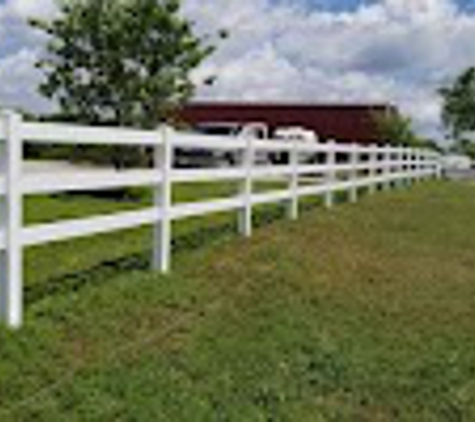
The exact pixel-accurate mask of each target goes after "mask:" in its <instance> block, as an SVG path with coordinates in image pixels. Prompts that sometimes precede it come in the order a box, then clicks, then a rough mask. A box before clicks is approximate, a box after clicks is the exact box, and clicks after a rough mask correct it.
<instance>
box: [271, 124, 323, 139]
mask: <svg viewBox="0 0 475 422" xmlns="http://www.w3.org/2000/svg"><path fill="white" fill-rule="evenodd" d="M274 138H275V139H284V140H300V141H305V142H318V136H317V135H316V133H315V132H314V131H313V130H309V129H305V128H303V127H301V126H290V127H281V128H278V129H276V131H275V132H274Z"/></svg>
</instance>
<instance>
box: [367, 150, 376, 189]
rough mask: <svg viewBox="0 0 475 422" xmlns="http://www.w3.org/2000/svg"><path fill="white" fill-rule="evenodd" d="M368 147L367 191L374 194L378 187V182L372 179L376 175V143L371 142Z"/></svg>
mask: <svg viewBox="0 0 475 422" xmlns="http://www.w3.org/2000/svg"><path fill="white" fill-rule="evenodd" d="M368 148H369V161H368V166H369V175H368V177H369V179H370V183H369V188H368V192H369V194H370V195H374V194H375V193H376V190H377V187H378V184H377V183H376V182H375V181H374V179H375V178H376V176H377V166H378V145H377V144H371V145H370V146H369V147H368Z"/></svg>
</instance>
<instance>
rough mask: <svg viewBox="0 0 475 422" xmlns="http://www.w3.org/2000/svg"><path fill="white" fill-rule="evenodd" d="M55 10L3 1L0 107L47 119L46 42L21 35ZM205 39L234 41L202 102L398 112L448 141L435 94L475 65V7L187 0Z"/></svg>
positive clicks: (448, 2) (444, 0) (224, 49)
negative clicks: (352, 106) (42, 69)
mask: <svg viewBox="0 0 475 422" xmlns="http://www.w3.org/2000/svg"><path fill="white" fill-rule="evenodd" d="M54 12H55V7H54V0H0V106H3V107H22V108H24V109H27V110H31V111H44V110H48V109H51V107H52V104H50V103H48V102H47V101H46V100H44V99H43V98H41V97H40V96H39V95H38V94H37V89H36V88H37V85H38V83H39V81H40V79H41V75H40V74H39V72H38V70H37V69H35V66H34V63H35V62H36V61H37V60H38V58H39V57H40V56H41V54H42V53H43V51H44V43H45V39H44V37H43V36H41V34H39V33H37V32H35V31H32V30H31V29H30V28H29V27H28V26H27V25H25V23H24V22H25V18H26V17H28V16H40V17H45V18H48V17H50V16H52V15H53V14H54ZM184 14H185V15H186V16H188V17H189V18H190V19H193V20H194V21H196V22H197V28H198V30H199V31H203V32H210V31H211V32H212V31H213V30H215V29H216V30H217V29H220V28H223V27H225V28H228V29H229V30H230V32H231V34H232V36H231V38H230V39H229V40H227V41H226V42H225V43H223V44H222V45H220V47H219V48H218V51H217V53H216V54H215V55H214V56H213V57H212V58H211V59H210V60H209V61H207V62H206V63H205V64H204V65H203V66H202V67H201V68H200V69H198V70H197V71H196V72H195V73H194V75H193V78H194V79H195V80H196V82H197V83H199V82H200V81H202V80H204V79H206V78H207V77H208V76H209V75H216V76H217V77H218V80H217V83H216V84H215V85H214V86H213V87H211V88H201V89H200V90H199V92H198V96H199V97H200V98H202V99H221V100H224V99H225V100H254V101H293V102H296V101H298V102H334V103H342V102H343V103H348V102H351V103H355V102H358V103H368V102H372V103H374V102H377V103H392V104H395V105H397V106H398V107H399V108H400V109H401V110H402V111H403V112H404V113H405V114H407V115H408V116H410V117H411V118H412V119H413V120H414V123H415V125H416V128H417V130H418V131H419V132H420V133H421V134H423V135H426V136H431V137H436V138H442V137H443V133H442V127H441V123H440V106H441V104H440V98H439V97H438V95H437V89H438V88H439V87H440V86H442V85H444V84H447V83H449V82H450V81H451V80H453V78H454V77H455V76H456V75H457V74H458V73H460V72H461V71H462V70H464V69H465V68H466V67H468V66H471V65H475V42H474V41H473V40H475V0H378V1H371V0H367V1H363V0H339V1H338V0H337V1H335V0H226V1H225V0H222V1H218V0H184Z"/></svg>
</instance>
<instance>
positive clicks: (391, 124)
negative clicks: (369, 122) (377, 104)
mask: <svg viewBox="0 0 475 422" xmlns="http://www.w3.org/2000/svg"><path fill="white" fill-rule="evenodd" d="M373 119H374V122H375V124H376V129H377V131H378V133H379V136H380V137H381V138H383V139H384V140H385V141H386V142H387V143H389V144H393V145H401V146H408V147H417V146H420V145H421V140H420V139H419V138H418V137H417V135H416V134H415V132H414V130H413V124H412V120H411V119H410V118H409V117H405V116H403V115H401V114H400V113H399V112H397V111H394V110H392V109H388V110H386V111H384V112H382V113H381V112H378V113H374V115H373Z"/></svg>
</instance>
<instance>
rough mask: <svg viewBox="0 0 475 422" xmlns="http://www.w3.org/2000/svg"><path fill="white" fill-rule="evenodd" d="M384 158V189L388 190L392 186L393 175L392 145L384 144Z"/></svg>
mask: <svg viewBox="0 0 475 422" xmlns="http://www.w3.org/2000/svg"><path fill="white" fill-rule="evenodd" d="M383 156H384V159H383V166H384V170H383V174H384V183H383V190H385V191H387V190H389V189H390V188H391V183H392V181H391V176H392V149H391V147H390V145H385V146H384V154H383Z"/></svg>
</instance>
